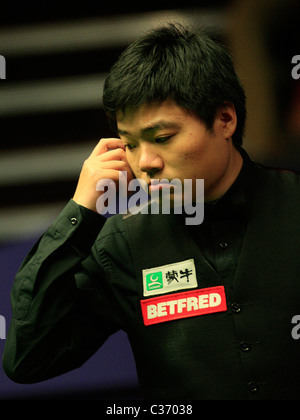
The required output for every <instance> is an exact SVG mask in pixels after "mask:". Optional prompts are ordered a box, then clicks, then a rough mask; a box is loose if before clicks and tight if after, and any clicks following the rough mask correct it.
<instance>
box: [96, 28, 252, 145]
mask: <svg viewBox="0 0 300 420" xmlns="http://www.w3.org/2000/svg"><path fill="white" fill-rule="evenodd" d="M167 99H172V100H174V102H175V103H176V104H177V105H179V106H182V107H183V108H185V109H187V110H191V111H194V112H195V113H196V115H197V116H198V118H199V119H200V120H201V121H202V122H203V123H204V124H205V126H206V128H207V129H212V127H213V123H214V120H215V118H216V115H217V111H218V109H220V107H221V106H223V105H224V104H225V103H226V102H231V103H232V104H233V105H234V106H235V110H236V114H237V128H236V130H235V133H234V135H233V137H232V139H233V143H234V145H235V146H239V145H241V144H242V139H243V134H244V126H245V119H246V105H245V102H246V98H245V93H244V90H243V88H242V86H241V84H240V81H239V79H238V77H237V74H236V72H235V69H234V65H233V61H232V59H231V56H230V54H229V53H228V51H227V49H226V48H225V46H224V45H222V44H221V43H220V42H218V41H217V40H216V39H214V37H213V36H211V35H210V34H209V33H208V32H207V31H204V30H200V31H191V30H188V29H187V28H185V27H183V26H181V25H177V24H176V25H175V24H168V25H166V26H162V27H159V28H157V29H154V30H152V31H150V32H149V33H148V34H146V35H144V36H143V37H141V38H140V39H138V40H137V41H135V42H133V43H132V44H131V45H129V46H128V47H127V48H126V49H125V50H124V51H123V53H122V54H121V55H120V57H119V59H118V61H117V62H116V63H115V64H114V65H113V67H112V69H111V71H110V73H109V75H108V77H107V78H106V81H105V84H104V90H103V106H104V110H105V112H106V115H107V117H108V119H109V121H110V123H111V125H112V127H113V128H114V129H116V112H117V111H119V110H124V109H125V108H126V107H136V108H138V107H140V106H141V105H143V104H144V103H153V102H163V101H164V100H167Z"/></svg>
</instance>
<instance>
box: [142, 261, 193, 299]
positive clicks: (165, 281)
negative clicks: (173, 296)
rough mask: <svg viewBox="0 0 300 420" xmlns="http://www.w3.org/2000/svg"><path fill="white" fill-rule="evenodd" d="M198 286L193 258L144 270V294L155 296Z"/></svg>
mask: <svg viewBox="0 0 300 420" xmlns="http://www.w3.org/2000/svg"><path fill="white" fill-rule="evenodd" d="M195 287H198V282H197V277H196V269H195V264H194V260H193V259H189V260H185V261H180V262H175V263H172V264H167V265H162V266H159V267H153V268H147V269H144V270H143V295H144V296H153V295H161V294H164V293H170V292H175V291H177V290H185V289H192V288H195Z"/></svg>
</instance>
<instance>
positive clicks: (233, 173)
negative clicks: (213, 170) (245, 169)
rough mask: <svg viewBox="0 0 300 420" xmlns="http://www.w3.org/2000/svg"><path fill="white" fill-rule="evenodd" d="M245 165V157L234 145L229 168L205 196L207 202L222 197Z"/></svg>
mask: <svg viewBox="0 0 300 420" xmlns="http://www.w3.org/2000/svg"><path fill="white" fill-rule="evenodd" d="M242 166H243V158H242V156H241V154H240V152H239V151H238V150H237V149H236V148H235V147H234V146H233V147H232V150H231V153H230V155H229V159H228V165H227V168H226V170H225V172H224V174H223V176H222V178H221V180H220V182H219V183H218V184H217V185H216V186H215V188H214V189H213V190H212V191H211V192H210V193H208V194H207V195H206V196H205V202H211V201H215V200H218V199H219V198H221V197H222V196H223V195H224V194H225V193H226V192H227V191H228V190H229V188H230V187H231V186H232V184H233V183H234V181H235V180H236V179H237V177H238V175H239V173H240V171H241V168H242Z"/></svg>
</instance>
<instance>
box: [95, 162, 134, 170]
mask: <svg viewBox="0 0 300 420" xmlns="http://www.w3.org/2000/svg"><path fill="white" fill-rule="evenodd" d="M127 168H128V164H127V162H124V161H123V160H108V161H107V162H101V170H106V169H115V170H117V171H123V170H126V169H127Z"/></svg>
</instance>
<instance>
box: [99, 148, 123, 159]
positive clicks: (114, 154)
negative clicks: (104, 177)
mask: <svg viewBox="0 0 300 420" xmlns="http://www.w3.org/2000/svg"><path fill="white" fill-rule="evenodd" d="M97 159H98V160H99V161H101V162H106V161H109V160H123V161H126V152H125V150H123V149H120V148H118V149H113V150H109V151H108V152H105V153H102V154H101V155H99V156H97Z"/></svg>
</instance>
